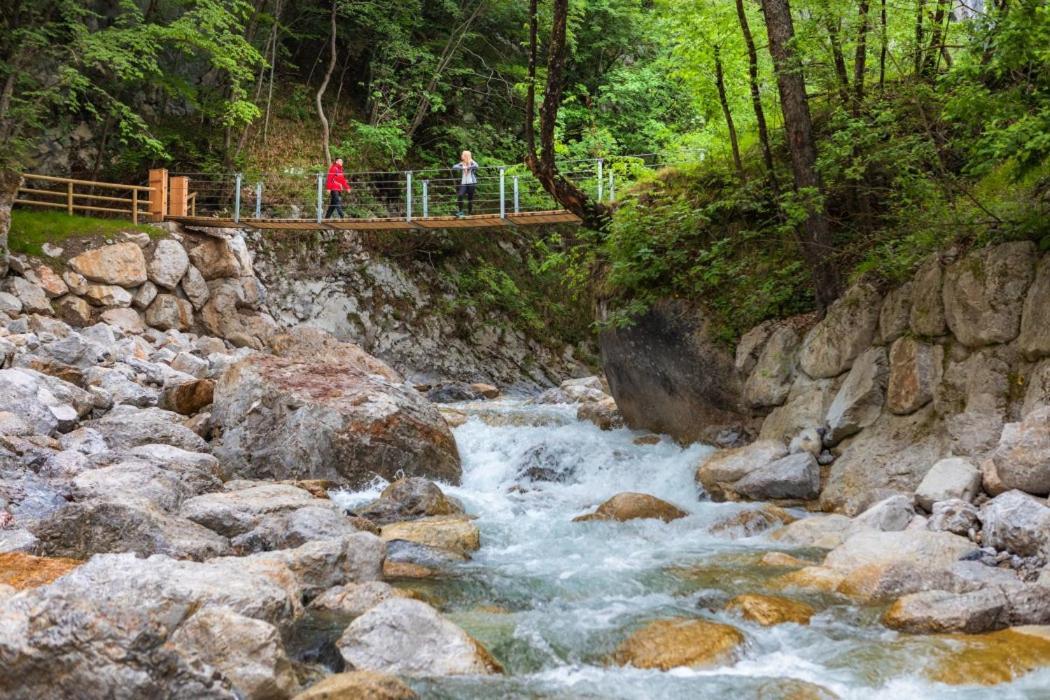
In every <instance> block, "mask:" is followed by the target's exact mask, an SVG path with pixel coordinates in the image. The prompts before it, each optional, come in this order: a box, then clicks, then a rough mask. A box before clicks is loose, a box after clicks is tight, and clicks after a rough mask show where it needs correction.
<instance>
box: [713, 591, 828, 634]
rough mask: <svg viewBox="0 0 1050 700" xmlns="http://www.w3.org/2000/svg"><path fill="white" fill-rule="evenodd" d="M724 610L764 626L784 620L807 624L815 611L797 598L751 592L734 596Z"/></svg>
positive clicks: (783, 621) (778, 623)
mask: <svg viewBox="0 0 1050 700" xmlns="http://www.w3.org/2000/svg"><path fill="white" fill-rule="evenodd" d="M726 610H730V611H732V612H735V613H738V614H739V615H741V616H742V617H743V618H744V619H747V620H751V621H752V622H757V623H758V624H760V625H763V626H765V627H769V626H771V625H780V624H783V623H785V622H794V623H797V624H799V625H808V624H809V619H810V618H811V617H813V615H814V614H815V613H816V611H815V610H814V609H813V608H812V607H810V606H809V605H806V604H805V603H800V602H799V601H797V600H791V599H790V598H779V597H776V596H768V595H757V594H753V593H746V594H743V595H738V596H736V597H735V598H733V599H732V600H730V601H729V602H728V603H727V604H726Z"/></svg>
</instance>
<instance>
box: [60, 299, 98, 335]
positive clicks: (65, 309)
mask: <svg viewBox="0 0 1050 700" xmlns="http://www.w3.org/2000/svg"><path fill="white" fill-rule="evenodd" d="M55 315H56V316H58V317H59V318H60V319H62V320H63V321H65V322H66V323H68V324H69V325H71V326H75V327H77V328H83V327H84V326H90V325H91V305H90V304H88V303H87V302H86V301H84V300H83V299H81V298H80V297H75V296H73V295H71V294H70V295H68V296H64V297H62V298H61V299H59V300H58V301H56V302H55Z"/></svg>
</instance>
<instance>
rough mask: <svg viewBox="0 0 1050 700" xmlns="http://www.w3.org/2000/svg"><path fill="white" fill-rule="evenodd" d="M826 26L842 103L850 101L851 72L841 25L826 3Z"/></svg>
mask: <svg viewBox="0 0 1050 700" xmlns="http://www.w3.org/2000/svg"><path fill="white" fill-rule="evenodd" d="M824 11H825V12H826V13H827V14H826V16H825V18H824V26H825V28H826V29H827V32H828V41H829V42H831V57H832V59H833V60H834V63H835V77H836V78H838V89H839V97H841V98H842V103H843V104H847V103H849V73H848V72H847V71H846V57H845V56H844V55H843V53H842V41H841V40H840V38H839V27H838V24H837V23H836V22H835V20H834V18H833V17H832V16H831V8H830V7H829V6H828V5H827V3H825V5H824Z"/></svg>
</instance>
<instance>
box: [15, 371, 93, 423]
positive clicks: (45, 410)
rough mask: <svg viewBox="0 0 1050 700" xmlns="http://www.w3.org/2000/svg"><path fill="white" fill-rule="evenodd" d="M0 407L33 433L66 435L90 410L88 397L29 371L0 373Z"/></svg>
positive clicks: (58, 382) (84, 393)
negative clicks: (16, 417) (20, 420)
mask: <svg viewBox="0 0 1050 700" xmlns="http://www.w3.org/2000/svg"><path fill="white" fill-rule="evenodd" d="M0 406H3V407H4V408H5V410H7V411H9V412H11V413H13V414H15V415H17V416H18V417H19V418H21V419H22V420H23V421H25V423H26V424H27V425H29V426H30V427H31V428H32V429H33V432H35V433H38V434H40V435H51V434H53V433H55V432H56V431H62V432H68V431H70V430H72V429H73V428H74V427H75V423H76V421H77V419H78V418H79V417H80V416H81V415H84V414H85V413H86V412H87V411H88V410H90V409H91V398H90V395H88V394H86V392H84V391H83V390H82V389H80V388H79V387H77V386H75V385H73V384H70V383H69V382H66V381H63V380H61V379H59V378H58V377H52V376H49V375H46V374H42V373H40V372H36V371H33V370H31V369H4V370H0Z"/></svg>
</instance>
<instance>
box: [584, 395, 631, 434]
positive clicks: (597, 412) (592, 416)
mask: <svg viewBox="0 0 1050 700" xmlns="http://www.w3.org/2000/svg"><path fill="white" fill-rule="evenodd" d="M576 420H580V421H584V420H585V421H589V422H591V423H593V424H594V425H596V426H598V428H599V429H601V430H615V429H617V428H622V427H623V416H621V415H620V409H618V408H617V407H616V402H615V401H613V400H612V399H611V398H608V399H602V400H601V401H590V402H587V403H582V404H580V407H579V408H578V409H576Z"/></svg>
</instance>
